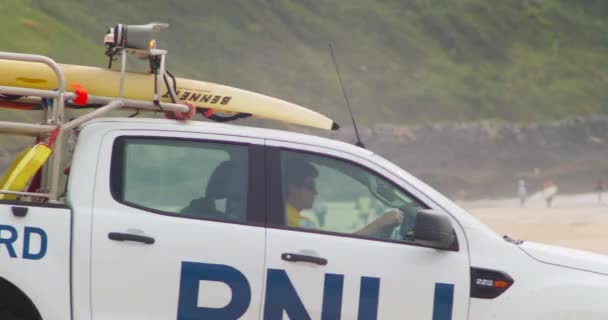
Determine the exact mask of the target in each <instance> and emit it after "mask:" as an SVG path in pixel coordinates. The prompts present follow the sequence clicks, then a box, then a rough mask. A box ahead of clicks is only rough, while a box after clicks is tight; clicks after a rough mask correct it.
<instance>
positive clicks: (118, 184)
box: [92, 131, 265, 320]
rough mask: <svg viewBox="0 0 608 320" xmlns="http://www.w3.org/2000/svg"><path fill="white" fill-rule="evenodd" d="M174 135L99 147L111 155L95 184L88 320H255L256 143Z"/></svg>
mask: <svg viewBox="0 0 608 320" xmlns="http://www.w3.org/2000/svg"><path fill="white" fill-rule="evenodd" d="M161 135H162V136H161ZM172 135H174V136H172V137H167V133H166V132H164V133H162V134H161V133H152V132H150V133H145V135H142V131H134V132H128V131H121V133H120V135H119V134H118V132H115V133H113V134H110V135H107V136H106V137H105V138H104V141H103V143H102V150H108V151H110V150H112V152H107V153H106V154H105V155H103V156H102V159H100V160H99V172H98V173H97V181H96V190H95V193H96V195H95V205H94V213H93V216H94V217H93V226H92V233H93V240H92V314H93V320H115V319H130V320H132V319H141V320H144V319H145V320H161V319H162V320H165V319H178V320H186V319H251V320H253V319H258V315H259V310H260V306H261V302H260V296H261V293H262V290H263V286H262V283H263V276H264V272H263V271H264V246H265V228H264V221H265V216H264V215H265V211H264V206H265V202H264V199H263V198H264V197H263V196H260V194H259V192H263V187H256V185H257V184H258V183H262V185H263V181H258V180H259V179H260V177H262V179H263V176H264V175H263V166H264V162H263V156H264V149H263V141H261V140H255V139H244V138H238V139H237V138H230V137H224V136H217V135H204V134H200V135H195V134H192V133H183V134H182V133H172ZM237 141H238V142H237Z"/></svg>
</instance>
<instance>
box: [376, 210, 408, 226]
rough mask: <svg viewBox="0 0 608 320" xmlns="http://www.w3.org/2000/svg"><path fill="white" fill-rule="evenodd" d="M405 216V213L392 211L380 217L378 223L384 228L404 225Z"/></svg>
mask: <svg viewBox="0 0 608 320" xmlns="http://www.w3.org/2000/svg"><path fill="white" fill-rule="evenodd" d="M403 219H404V215H403V212H401V211H399V210H391V211H387V212H385V213H384V214H383V215H382V216H381V217H379V218H378V219H377V220H376V221H377V222H378V224H379V225H381V226H383V227H387V226H398V225H400V224H402V223H403Z"/></svg>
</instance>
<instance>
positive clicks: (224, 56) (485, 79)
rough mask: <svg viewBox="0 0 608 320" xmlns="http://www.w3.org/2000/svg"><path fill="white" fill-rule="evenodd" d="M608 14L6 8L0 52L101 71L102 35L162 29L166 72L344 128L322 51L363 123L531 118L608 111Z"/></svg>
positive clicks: (551, 7) (271, 6)
mask: <svg viewBox="0 0 608 320" xmlns="http://www.w3.org/2000/svg"><path fill="white" fill-rule="evenodd" d="M607 13H608V4H607V3H606V2H605V1H602V0H578V1H568V0H544V1H540V0H537V1H532V0H512V1H501V0H450V1H447V0H444V1H431V0H408V1H403V0H379V1H362V0H352V1H338V0H325V1H312V0H302V1H296V0H265V1H262V0H255V1H253V0H233V1H194V0H183V1H173V2H168V1H158V0H146V1H143V0H134V1H118V0H107V1H93V0H80V1H72V0H54V1H44V0H4V1H2V2H1V3H0V27H2V29H1V30H2V32H0V50H3V51H19V52H29V53H40V54H46V55H49V56H51V57H53V58H54V59H56V60H57V61H59V62H65V63H77V64H90V65H100V66H102V65H105V64H106V60H105V57H104V56H103V47H102V45H101V40H102V37H103V35H104V33H105V30H106V29H107V27H109V26H112V25H114V24H116V23H118V22H123V23H130V24H144V23H148V22H151V21H163V22H168V23H170V24H171V28H170V29H169V30H167V31H164V32H163V34H162V35H161V39H160V40H161V41H160V44H161V46H162V47H164V48H167V49H168V50H169V51H170V56H169V67H170V69H172V70H173V71H174V73H177V74H179V75H181V76H187V77H192V78H197V79H202V80H207V81H212V82H218V83H223V84H228V85H233V86H238V87H242V88H245V89H249V90H254V91H258V92H261V93H266V94H270V95H273V96H277V97H280V98H283V99H287V100H291V101H293V102H296V103H299V104H302V105H305V106H310V107H311V108H313V109H316V110H319V111H322V112H324V113H326V114H328V115H330V116H332V117H334V118H336V119H337V120H338V121H339V122H342V123H346V122H348V121H347V119H348V117H347V114H346V110H345V109H344V106H343V105H344V102H343V100H342V96H341V92H340V88H339V86H338V83H337V77H336V74H335V71H334V68H333V65H332V62H331V57H330V54H329V50H328V46H327V43H328V42H332V43H334V45H335V48H336V54H337V57H338V63H339V66H340V69H341V72H342V76H343V78H344V81H345V86H346V90H347V92H348V93H349V95H350V99H351V102H352V105H353V109H354V111H355V113H356V116H357V118H358V119H359V121H361V122H362V123H363V124H364V125H365V124H373V123H380V122H390V123H394V124H414V123H428V122H435V121H461V120H467V121H470V120H479V119H488V118H494V119H504V120H508V121H516V122H522V121H524V122H530V121H546V120H553V119H560V118H563V117H566V116H570V115H590V114H606V113H608V104H607V103H606V101H608V90H605V88H604V87H605V86H606V82H607V81H608V18H606V16H608V15H607ZM11 116H12V115H11ZM2 117H9V116H8V115H5V114H3V116H2Z"/></svg>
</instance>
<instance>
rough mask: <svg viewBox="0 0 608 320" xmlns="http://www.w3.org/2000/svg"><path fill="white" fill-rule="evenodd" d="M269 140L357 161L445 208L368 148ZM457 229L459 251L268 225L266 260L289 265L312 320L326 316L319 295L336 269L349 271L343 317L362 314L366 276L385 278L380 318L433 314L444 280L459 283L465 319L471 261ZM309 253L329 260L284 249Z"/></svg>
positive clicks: (458, 301)
mask: <svg viewBox="0 0 608 320" xmlns="http://www.w3.org/2000/svg"><path fill="white" fill-rule="evenodd" d="M266 144H267V145H268V146H276V147H283V148H288V149H290V150H299V151H306V152H313V153H316V154H318V155H328V156H332V157H333V158H337V159H343V160H347V161H350V162H354V163H358V164H360V165H363V166H365V167H367V168H370V169H372V170H373V171H375V172H377V173H379V174H382V175H383V176H384V177H387V178H390V179H392V181H393V182H395V183H396V184H397V185H400V186H401V187H402V188H403V189H405V190H406V191H408V192H409V193H411V194H413V195H415V196H416V197H418V199H419V200H421V201H423V202H425V203H426V204H427V205H428V206H429V207H431V208H432V209H436V210H440V207H438V206H437V205H436V204H435V203H433V202H432V201H431V199H428V198H427V197H425V196H424V195H423V194H420V193H419V192H418V191H417V190H415V189H412V188H411V187H410V186H409V185H407V184H406V183H405V182H404V181H400V179H398V177H396V176H395V175H394V174H392V173H391V172H389V171H387V170H385V169H383V168H382V167H379V166H378V165H376V164H374V163H373V162H371V161H369V160H368V159H369V158H370V157H369V155H368V154H367V155H366V154H365V153H367V152H368V151H363V152H358V153H359V154H360V155H355V154H352V153H346V152H340V151H338V150H335V149H328V148H323V147H320V146H310V145H304V146H303V145H301V144H295V143H288V142H284V141H278V140H268V141H267V143H266ZM455 225H456V224H455ZM456 230H457V235H458V237H459V238H460V239H462V240H461V241H460V242H461V243H462V245H461V249H460V251H458V252H452V251H441V250H437V249H431V248H423V247H416V246H411V245H406V244H397V243H386V242H381V241H375V240H366V239H355V238H345V237H339V236H333V235H324V234H316V233H308V232H297V231H292V230H279V229H272V228H269V229H268V231H267V234H268V240H267V242H268V246H267V249H266V264H267V267H268V268H274V269H284V270H287V273H288V275H289V277H290V279H291V280H292V281H293V282H294V287H296V288H298V293H299V294H300V297H301V299H302V301H303V303H304V304H305V306H306V307H307V308H306V309H307V310H308V311H309V312H310V316H311V318H312V319H319V318H320V317H321V305H320V304H319V301H320V300H319V297H320V296H322V293H323V279H324V275H325V273H334V274H344V275H345V277H344V286H345V290H344V297H343V304H342V319H357V317H358V314H357V311H358V306H359V283H360V278H361V277H362V276H367V277H377V278H380V279H381V280H380V297H381V300H380V303H379V306H378V318H379V319H398V318H402V317H404V315H407V317H408V318H411V319H431V318H432V314H433V295H434V289H435V283H438V282H439V283H449V284H454V287H455V293H454V308H453V314H452V319H454V320H456V319H458V320H464V319H466V317H467V311H468V304H469V299H468V295H469V290H470V285H469V283H470V282H469V278H470V276H469V274H470V269H469V267H470V266H469V261H468V260H469V257H468V250H467V245H466V241H465V240H464V236H463V234H462V232H461V230H460V228H456ZM305 252H312V253H314V255H315V256H319V257H322V258H325V259H327V260H328V265H326V266H317V265H311V264H309V263H302V262H298V263H293V262H287V261H284V260H282V259H281V254H282V253H296V254H298V253H300V254H302V253H305ZM349 289H350V290H349Z"/></svg>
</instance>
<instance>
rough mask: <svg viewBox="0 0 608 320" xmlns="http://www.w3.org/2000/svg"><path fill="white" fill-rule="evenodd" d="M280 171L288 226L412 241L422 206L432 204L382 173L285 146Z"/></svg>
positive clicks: (423, 207)
mask: <svg viewBox="0 0 608 320" xmlns="http://www.w3.org/2000/svg"><path fill="white" fill-rule="evenodd" d="M281 174H282V181H281V184H282V191H283V192H282V193H283V205H284V207H285V225H286V226H288V227H293V228H304V229H312V230H315V231H326V232H330V233H341V234H348V235H351V236H353V235H354V236H357V235H358V236H362V237H366V238H376V239H382V240H396V241H409V239H411V236H412V233H413V232H414V230H413V228H414V222H415V217H416V214H417V212H418V211H419V210H421V209H428V207H427V206H425V205H424V204H423V203H421V202H420V201H418V200H417V199H415V198H413V197H412V196H410V195H409V194H407V193H405V192H404V191H403V190H401V189H400V188H399V187H397V186H396V185H395V184H394V183H392V182H390V181H388V180H387V179H385V178H383V177H381V176H380V175H378V174H376V173H374V172H372V171H370V170H367V169H365V168H363V167H360V166H358V165H355V164H352V163H349V162H346V161H342V160H338V159H334V158H329V157H324V156H319V155H314V154H308V153H300V152H291V151H281ZM385 215H387V216H386V217H384V216H385ZM397 222H399V223H397Z"/></svg>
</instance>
